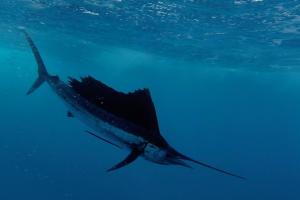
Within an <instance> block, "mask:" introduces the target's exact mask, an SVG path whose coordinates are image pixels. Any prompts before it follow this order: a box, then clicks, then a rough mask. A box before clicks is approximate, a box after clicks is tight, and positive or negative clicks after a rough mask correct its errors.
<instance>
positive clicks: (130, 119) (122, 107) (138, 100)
mask: <svg viewBox="0 0 300 200" xmlns="http://www.w3.org/2000/svg"><path fill="white" fill-rule="evenodd" d="M22 32H23V33H24V35H25V38H26V40H27V42H28V44H29V46H30V48H31V51H32V53H33V55H34V58H35V61H36V63H37V67H38V70H37V71H38V78H37V79H36V81H35V82H34V84H33V85H32V87H31V88H30V89H29V91H28V92H27V95H30V94H32V93H33V92H34V91H35V90H36V89H37V88H39V87H40V86H41V85H42V84H43V83H47V84H48V85H49V86H50V88H51V89H52V91H53V92H54V93H55V94H56V95H58V96H59V97H60V98H61V99H62V100H63V102H64V103H65V104H66V106H67V109H68V113H67V116H68V117H76V118H78V119H79V120H80V121H82V122H83V123H84V124H86V125H87V126H88V127H90V128H91V129H90V130H88V131H86V133H88V134H90V135H92V136H94V137H96V138H98V139H99V140H102V141H104V142H106V143H108V144H111V145H113V146H115V147H116V148H119V149H127V150H129V152H130V153H129V155H128V156H127V157H126V158H125V159H124V160H122V161H121V162H119V163H118V164H116V165H114V166H113V167H111V168H110V169H108V171H114V170H117V169H120V168H122V167H124V166H127V165H129V164H130V163H132V162H134V161H135V160H136V159H137V158H139V157H143V158H145V159H146V160H148V161H151V162H153V163H157V164H161V165H180V166H184V167H191V166H190V165H189V164H188V163H189V162H191V163H196V164H198V165H201V166H204V167H206V168H210V169H212V170H215V171H217V172H220V173H223V174H226V175H230V176H233V177H236V178H240V179H245V178H244V177H242V176H239V175H236V174H233V173H231V172H228V171H225V170H222V169H219V168H216V167H214V166H211V165H208V164H206V163H203V162H199V161H197V160H194V159H192V158H190V157H188V156H186V155H184V154H182V153H180V152H179V151H177V150H175V149H174V148H173V147H172V146H171V145H169V144H168V142H167V141H166V140H165V139H164V138H163V136H162V135H161V133H160V129H159V124H158V120H157V115H156V111H155V107H154V103H153V101H152V98H151V94H150V91H149V89H139V90H136V91H134V92H129V93H123V92H119V91H117V90H115V89H113V88H111V87H109V86H107V85H105V84H104V83H102V82H101V81H98V80H96V79H95V78H93V77H91V76H87V77H83V78H80V79H75V78H69V82H67V83H66V82H64V81H62V80H61V79H60V78H59V77H58V76H54V75H50V74H49V73H48V71H47V69H46V66H45V64H44V62H43V59H42V57H41V55H40V53H39V50H38V48H37V46H36V45H35V43H34V41H33V40H32V38H31V37H30V35H29V34H28V33H27V32H26V31H25V30H24V29H23V30H22Z"/></svg>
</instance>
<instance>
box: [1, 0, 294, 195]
mask: <svg viewBox="0 0 300 200" xmlns="http://www.w3.org/2000/svg"><path fill="white" fill-rule="evenodd" d="M20 27H25V28H26V30H27V31H28V32H29V34H30V35H31V36H32V38H33V39H34V41H35V43H36V44H37V46H38V48H39V50H40V52H41V54H42V56H43V59H44V61H45V63H46V66H47V68H48V71H49V72H50V73H51V74H57V75H59V76H60V77H61V78H62V79H63V80H65V81H67V80H68V76H73V77H76V78H79V77H81V76H86V75H91V76H94V77H95V78H97V79H99V80H101V81H103V82H104V83H106V84H108V85H109V86H111V87H114V88H116V89H117V90H120V91H124V92H129V91H133V90H135V89H138V88H144V87H146V88H149V89H150V90H151V94H152V98H153V101H154V104H155V107H156V110H157V115H158V120H159V124H160V129H161V132H162V134H163V136H164V137H165V138H166V139H167V141H168V142H169V143H170V144H171V145H172V146H173V147H175V148H176V149H178V150H179V151H180V152H182V153H184V154H187V155H189V156H191V157H193V158H195V159H197V160H200V161H203V162H206V163H209V164H212V165H215V166H217V167H219V168H222V169H225V170H229V171H232V172H234V173H237V174H239V175H242V176H245V177H246V178H247V180H246V181H243V180H238V179H235V178H232V177H230V176H226V175H223V174H219V173H217V172H214V171H211V170H209V169H206V168H203V167H201V166H196V165H195V166H194V168H193V169H187V168H181V167H176V166H175V167H174V166H160V165H156V164H152V163H150V162H147V161H145V160H143V159H138V160H137V161H136V162H134V163H133V164H131V165H129V166H127V167H126V168H123V169H120V170H118V171H116V172H113V173H107V172H106V170H107V169H108V168H110V167H111V166H113V165H114V164H115V163H117V162H119V161H120V160H121V159H123V158H124V157H125V156H126V155H127V152H126V151H120V150H116V149H115V148H114V147H113V146H110V145H107V144H106V143H102V142H101V141H99V140H97V139H95V138H94V137H91V136H89V135H87V134H86V133H84V131H85V130H87V129H88V127H86V126H85V125H83V124H82V123H81V122H79V121H78V120H77V119H70V118H67V117H66V113H67V108H66V107H65V106H64V104H63V103H62V102H61V101H60V99H59V98H57V97H56V95H55V94H54V93H53V92H52V91H51V90H50V88H49V86H47V85H46V84H45V85H44V86H43V87H41V88H40V89H39V90H38V91H36V92H35V93H34V94H33V95H31V96H26V95H25V94H26V92H27V90H28V89H29V87H30V86H31V84H32V83H33V81H34V80H35V78H36V77H37V74H36V63H35V61H34V58H33V55H32V53H31V51H30V48H29V47H28V44H27V43H26V41H25V38H24V35H23V34H22V33H21V32H20V31H19V29H18V28H20ZM0 35H1V37H0V76H1V78H0V97H1V99H0V121H1V126H0V158H1V160H0V199H1V200H14V199H31V200H35V199H43V200H53V199H57V200H61V199H62V200H64V199H66V200H67V199H74V200H83V199H91V200H92V199H112V200H113V199H143V200H150V199H151V200H153V199H155V200H160V199H173V200H181V199H189V200H190V199H191V200H192V199H197V200H198V199H222V200H240V199H243V200H250V199H251V200H253V199H256V200H265V199H272V200H276V199H287V200H296V199H300V190H299V186H300V123H299V122H300V121H299V120H300V73H299V72H300V51H299V50H300V1H299V0H223V1H222V0H220V1H214V0H159V1H158V0H156V1H155V0H82V1H79V0H52V1H51V0H1V1H0Z"/></svg>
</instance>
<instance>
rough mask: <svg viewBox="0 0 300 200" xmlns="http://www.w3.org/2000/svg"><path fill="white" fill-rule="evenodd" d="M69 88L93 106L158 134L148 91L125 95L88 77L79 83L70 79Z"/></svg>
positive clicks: (143, 90) (154, 112) (154, 113)
mask: <svg viewBox="0 0 300 200" xmlns="http://www.w3.org/2000/svg"><path fill="white" fill-rule="evenodd" d="M70 86H71V87H72V88H73V89H74V90H75V91H76V92H77V93H79V94H80V95H81V96H82V97H84V98H86V99H87V100H88V101H89V102H91V103H93V104H94V105H96V106H98V107H100V108H102V109H104V110H106V111H108V112H110V113H112V114H114V115H115V116H118V117H120V118H123V119H125V120H128V121H130V122H132V123H134V124H136V125H138V126H140V127H142V128H144V129H146V130H148V131H151V132H155V133H158V134H159V126H158V121H157V116H156V111H155V108H154V104H153V102H152V98H151V95H150V91H149V90H148V89H140V90H136V91H135V92H132V93H127V94H126V93H122V92H118V91H116V90H114V89H113V88H111V87H109V86H107V85H105V84H103V83H102V82H100V81H98V80H96V79H94V78H93V77H90V76H88V77H85V78H81V80H80V81H79V80H76V79H73V78H70Z"/></svg>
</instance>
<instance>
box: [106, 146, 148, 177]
mask: <svg viewBox="0 0 300 200" xmlns="http://www.w3.org/2000/svg"><path fill="white" fill-rule="evenodd" d="M142 153H143V151H141V149H139V148H137V147H136V148H132V151H131V153H130V154H129V155H128V156H127V157H126V158H125V159H124V160H123V161H121V162H120V163H118V164H116V165H115V166H113V167H112V168H110V169H108V170H107V171H108V172H111V171H114V170H117V169H120V168H122V167H125V166H126V165H129V164H130V163H132V162H133V161H135V160H136V159H137V158H138V157H139V156H140V155H141V154H142Z"/></svg>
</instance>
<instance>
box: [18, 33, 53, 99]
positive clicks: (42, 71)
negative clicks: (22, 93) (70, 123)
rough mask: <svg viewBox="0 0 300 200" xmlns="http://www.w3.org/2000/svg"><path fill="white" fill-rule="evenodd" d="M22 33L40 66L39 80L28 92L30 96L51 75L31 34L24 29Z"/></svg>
mask: <svg viewBox="0 0 300 200" xmlns="http://www.w3.org/2000/svg"><path fill="white" fill-rule="evenodd" d="M21 31H22V32H23V33H24V35H25V37H26V40H27V42H28V44H29V46H30V48H31V51H32V53H33V55H34V57H35V61H36V63H37V65H38V78H37V79H36V81H35V82H34V84H33V85H32V86H31V88H30V89H29V90H28V92H27V95H30V94H31V93H33V92H34V91H35V90H36V89H37V88H39V87H40V86H41V85H42V84H43V83H44V82H45V81H46V80H47V78H48V76H49V74H48V72H47V69H46V67H45V64H44V62H43V59H42V57H41V55H40V53H39V50H38V48H37V47H36V46H35V44H34V42H33V40H32V39H31V37H30V36H29V34H28V33H27V32H26V31H25V30H24V29H22V30H21Z"/></svg>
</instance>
